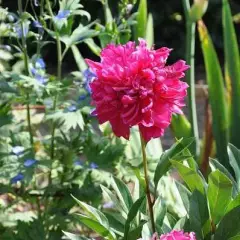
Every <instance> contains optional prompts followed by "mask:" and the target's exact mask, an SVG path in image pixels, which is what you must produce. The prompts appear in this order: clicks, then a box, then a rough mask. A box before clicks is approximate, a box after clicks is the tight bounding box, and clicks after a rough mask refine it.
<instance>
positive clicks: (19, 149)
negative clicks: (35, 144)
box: [12, 146, 25, 156]
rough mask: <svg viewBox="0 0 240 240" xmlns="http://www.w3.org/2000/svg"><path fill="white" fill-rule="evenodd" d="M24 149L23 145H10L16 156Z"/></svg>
mask: <svg viewBox="0 0 240 240" xmlns="http://www.w3.org/2000/svg"><path fill="white" fill-rule="evenodd" d="M24 150H25V148H24V147H22V146H15V147H12V152H13V153H14V154H15V155H16V156H19V155H21V154H22V153H23V151H24Z"/></svg>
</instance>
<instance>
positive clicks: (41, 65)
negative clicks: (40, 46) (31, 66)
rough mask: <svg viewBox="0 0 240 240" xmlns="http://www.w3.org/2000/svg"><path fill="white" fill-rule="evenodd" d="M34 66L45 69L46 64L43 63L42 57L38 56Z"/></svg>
mask: <svg viewBox="0 0 240 240" xmlns="http://www.w3.org/2000/svg"><path fill="white" fill-rule="evenodd" d="M35 67H36V68H38V69H45V68H46V64H45V62H44V60H43V59H42V58H38V59H37V60H36V62H35Z"/></svg>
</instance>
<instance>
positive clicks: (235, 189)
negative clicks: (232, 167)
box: [210, 158, 239, 196]
mask: <svg viewBox="0 0 240 240" xmlns="http://www.w3.org/2000/svg"><path fill="white" fill-rule="evenodd" d="M210 167H211V170H212V171H215V170H216V169H218V170H220V171H221V172H222V173H224V174H225V175H226V176H227V177H228V178H229V179H230V180H231V181H232V184H233V196H236V195H237V194H238V193H239V190H238V185H237V183H236V181H235V179H234V178H233V176H232V175H231V173H230V172H229V171H228V170H227V169H226V168H225V167H224V166H223V165H222V164H221V163H220V162H218V160H216V159H213V158H210Z"/></svg>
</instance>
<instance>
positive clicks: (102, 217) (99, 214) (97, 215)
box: [72, 196, 109, 227]
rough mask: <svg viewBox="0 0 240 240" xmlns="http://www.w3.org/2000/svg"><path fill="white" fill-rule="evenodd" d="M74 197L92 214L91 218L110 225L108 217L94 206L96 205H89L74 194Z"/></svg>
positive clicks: (104, 224)
mask: <svg viewBox="0 0 240 240" xmlns="http://www.w3.org/2000/svg"><path fill="white" fill-rule="evenodd" d="M72 197H73V198H74V200H75V201H76V202H77V203H78V204H79V205H80V206H81V207H82V208H83V209H84V210H85V211H86V212H87V213H88V214H89V215H90V216H91V218H92V219H93V220H95V221H97V222H99V223H100V224H102V225H103V226H105V227H107V226H109V223H108V219H107V218H106V216H105V215H104V214H103V213H102V212H100V211H99V210H97V209H96V208H94V207H92V206H90V205H88V204H86V203H84V202H82V201H79V200H78V199H77V198H75V197H74V196H72Z"/></svg>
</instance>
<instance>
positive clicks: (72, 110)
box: [67, 105, 77, 112]
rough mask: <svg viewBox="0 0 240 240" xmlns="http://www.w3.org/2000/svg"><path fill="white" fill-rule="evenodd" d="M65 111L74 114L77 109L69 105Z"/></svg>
mask: <svg viewBox="0 0 240 240" xmlns="http://www.w3.org/2000/svg"><path fill="white" fill-rule="evenodd" d="M67 110H68V111H69V112H76V111H77V107H76V106H75V105H71V106H69V107H68V108H67Z"/></svg>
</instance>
